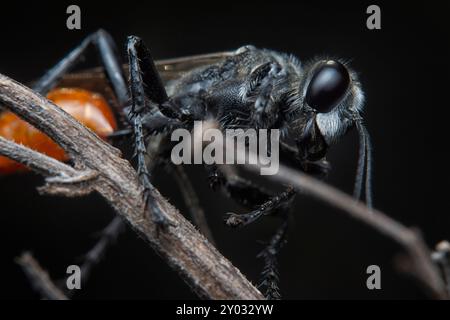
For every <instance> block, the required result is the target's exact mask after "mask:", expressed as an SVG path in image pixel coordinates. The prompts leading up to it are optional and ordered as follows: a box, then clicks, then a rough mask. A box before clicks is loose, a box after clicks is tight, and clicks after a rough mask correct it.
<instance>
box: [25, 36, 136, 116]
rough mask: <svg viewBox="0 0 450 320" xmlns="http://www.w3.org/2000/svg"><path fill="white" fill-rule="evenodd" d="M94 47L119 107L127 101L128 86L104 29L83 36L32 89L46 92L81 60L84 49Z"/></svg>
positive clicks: (123, 105)
mask: <svg viewBox="0 0 450 320" xmlns="http://www.w3.org/2000/svg"><path fill="white" fill-rule="evenodd" d="M92 46H93V47H95V48H96V49H97V51H98V55H99V56H100V59H101V63H102V65H103V67H104V68H105V73H106V75H107V77H108V79H109V81H110V83H111V85H112V88H113V91H114V93H115V95H116V97H117V99H118V102H119V105H120V107H121V108H123V107H125V106H126V104H127V103H128V101H129V96H128V87H127V84H126V81H125V77H124V75H123V71H122V66H121V62H120V58H119V55H118V54H117V50H116V46H115V44H114V41H113V40H112V38H111V36H110V35H109V34H108V33H107V32H106V31H104V30H98V31H97V32H94V33H92V34H91V35H89V36H88V37H87V38H85V39H84V40H83V41H82V42H81V43H80V44H79V45H78V46H77V47H75V48H74V49H73V50H72V51H70V52H69V53H68V54H67V55H66V56H65V57H64V58H63V59H61V60H60V61H59V62H58V63H57V64H56V65H55V66H54V67H52V68H51V69H50V70H48V71H47V72H46V73H45V74H44V75H43V76H42V77H41V78H40V79H39V80H38V81H37V82H36V83H35V84H34V85H33V89H34V90H35V91H37V92H39V93H41V94H43V95H45V94H47V93H48V91H50V90H51V89H52V88H53V87H55V86H56V85H57V83H58V81H59V80H60V79H61V77H63V76H64V75H65V74H66V73H68V72H69V71H70V70H71V69H72V68H73V67H75V66H76V64H77V63H78V62H80V61H81V60H82V58H83V57H84V55H85V53H86V51H87V50H88V49H89V48H91V47H92Z"/></svg>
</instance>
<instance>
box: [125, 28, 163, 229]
mask: <svg viewBox="0 0 450 320" xmlns="http://www.w3.org/2000/svg"><path fill="white" fill-rule="evenodd" d="M127 52H128V61H129V68H130V88H131V108H130V110H129V118H130V120H131V122H132V126H133V131H134V137H135V141H134V143H135V155H136V158H137V162H138V164H137V172H138V176H139V179H140V180H141V183H142V185H143V186H144V199H145V203H146V206H147V207H148V208H150V210H151V212H152V218H153V221H154V222H155V223H156V224H157V226H158V229H159V227H162V228H166V227H168V226H169V225H170V222H169V220H168V218H167V217H166V216H165V215H164V213H163V212H162V210H161V209H160V207H159V204H158V203H157V202H156V200H155V198H154V196H153V194H154V192H155V188H154V186H153V184H152V183H151V182H150V172H149V171H148V168H147V164H146V155H147V149H146V143H145V132H144V127H143V124H144V123H145V121H144V119H145V117H149V116H150V119H151V117H152V116H153V115H155V114H157V115H158V116H160V117H165V116H164V115H162V114H161V113H160V112H159V109H158V107H157V104H161V103H163V102H164V101H166V100H167V94H166V91H165V89H164V86H162V82H161V80H160V79H159V75H158V74H157V72H156V68H155V66H154V64H153V60H152V59H151V56H150V54H149V52H148V50H147V49H146V47H145V45H144V44H143V43H142V41H141V40H140V39H139V38H137V37H134V36H130V37H128V41H127ZM153 71H155V72H153ZM153 82H155V83H153ZM150 88H151V90H150ZM162 127H164V125H163V126H162Z"/></svg>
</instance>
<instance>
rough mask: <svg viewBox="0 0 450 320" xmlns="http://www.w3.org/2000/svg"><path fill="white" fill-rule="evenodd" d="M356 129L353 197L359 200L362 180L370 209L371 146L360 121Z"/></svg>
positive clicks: (367, 133)
mask: <svg viewBox="0 0 450 320" xmlns="http://www.w3.org/2000/svg"><path fill="white" fill-rule="evenodd" d="M356 128H357V130H358V135H359V156H358V168H357V170H356V178H355V186H354V191H353V195H354V197H355V198H356V199H360V198H361V193H362V189H363V180H364V178H365V181H364V187H365V197H366V205H367V206H368V207H369V208H372V204H373V198H372V144H371V142H370V136H369V132H368V131H367V129H366V128H365V127H364V125H363V124H362V122H361V120H358V121H356Z"/></svg>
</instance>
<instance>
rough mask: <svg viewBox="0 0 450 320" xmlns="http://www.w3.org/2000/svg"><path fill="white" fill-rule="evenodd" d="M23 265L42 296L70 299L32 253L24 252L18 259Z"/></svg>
mask: <svg viewBox="0 0 450 320" xmlns="http://www.w3.org/2000/svg"><path fill="white" fill-rule="evenodd" d="M16 262H17V263H18V264H19V265H20V266H21V267H22V270H23V271H24V272H25V274H26V275H27V277H28V278H29V279H30V282H31V283H32V285H33V286H34V288H35V290H36V291H38V292H39V293H40V294H41V297H43V298H44V299H48V300H68V298H67V297H66V296H65V295H64V293H63V292H62V291H61V290H60V289H59V288H58V287H57V286H56V285H55V284H54V283H53V281H52V279H50V276H49V275H48V273H47V272H46V271H45V270H44V269H42V267H41V266H40V265H39V263H38V262H37V261H36V260H35V259H34V258H33V256H32V255H31V253H29V252H24V253H22V255H21V256H20V257H18V258H17V259H16Z"/></svg>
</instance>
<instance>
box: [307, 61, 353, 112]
mask: <svg viewBox="0 0 450 320" xmlns="http://www.w3.org/2000/svg"><path fill="white" fill-rule="evenodd" d="M349 84H350V75H349V74H348V71H347V68H346V67H344V65H342V63H339V62H337V61H333V60H330V61H327V62H325V63H324V64H322V65H321V66H320V67H318V68H316V70H315V71H314V76H313V77H312V79H311V81H310V83H309V85H308V89H307V91H306V98H305V99H306V103H307V104H308V105H309V106H310V107H312V108H314V109H316V110H317V111H319V112H328V111H329V110H330V109H331V108H332V107H333V106H335V105H336V104H337V103H338V102H339V101H340V100H341V99H342V97H343V96H344V94H345V92H346V91H347V89H348V86H349Z"/></svg>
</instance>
